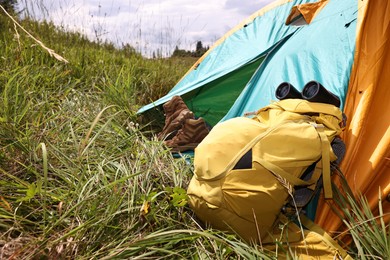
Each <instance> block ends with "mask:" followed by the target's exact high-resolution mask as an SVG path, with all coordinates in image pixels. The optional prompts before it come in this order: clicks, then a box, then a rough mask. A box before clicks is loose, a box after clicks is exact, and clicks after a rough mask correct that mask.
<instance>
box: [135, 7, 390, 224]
mask: <svg viewBox="0 0 390 260" xmlns="http://www.w3.org/2000/svg"><path fill="white" fill-rule="evenodd" d="M389 22H390V1H388V0H385V1H375V0H320V1H318V0H317V1H310V0H280V1H276V2H274V3H272V4H270V5H268V6H266V7H264V8H262V9H260V10H259V11H258V12H256V13H254V14H253V15H252V16H250V17H249V18H248V19H246V20H245V21H243V22H242V23H240V24H239V25H237V26H236V27H235V28H233V29H232V30H230V31H229V32H228V33H227V34H226V35H224V36H223V37H222V38H221V39H219V40H218V41H217V42H216V43H215V44H214V45H213V46H212V47H211V48H210V49H209V51H208V52H207V53H205V55H203V56H202V57H201V58H200V59H199V60H198V61H197V62H196V63H195V64H194V65H193V67H192V68H191V69H190V70H189V71H188V72H187V73H186V75H184V77H183V78H182V79H181V80H180V81H179V82H178V83H177V85H176V86H175V87H174V88H173V89H172V90H171V91H170V92H169V93H168V94H167V95H166V96H164V97H162V98H160V99H159V100H157V101H155V102H153V103H151V104H149V105H146V106H144V107H142V108H141V109H140V110H139V113H148V112H150V111H153V110H155V109H160V110H161V105H162V104H163V103H165V102H167V101H168V100H170V99H171V98H172V97H173V96H174V95H180V96H181V97H182V98H183V99H184V101H185V102H186V104H187V106H188V107H189V108H190V109H191V110H192V111H193V112H194V113H195V115H196V116H198V117H203V118H204V119H205V120H206V121H207V123H209V124H210V125H212V126H213V125H215V124H217V123H218V122H221V121H224V120H227V119H229V118H233V117H238V116H243V115H244V114H245V113H246V112H252V111H256V110H258V109H259V108H261V107H263V106H265V105H268V104H269V103H270V102H271V101H272V100H275V99H276V98H275V96H274V93H275V89H276V88H277V86H278V85H279V84H280V83H282V82H285V81H287V82H290V83H291V84H292V85H293V86H295V87H296V88H297V89H298V90H302V88H303V86H304V85H305V83H307V82H308V81H311V80H316V81H319V82H320V83H321V84H322V85H323V86H325V87H326V88H327V89H328V90H329V91H331V92H333V93H334V94H336V95H337V96H339V97H340V99H341V108H342V109H343V111H344V113H345V114H346V115H347V118H348V121H347V127H346V129H345V131H344V133H343V136H342V138H343V139H344V141H345V143H346V146H347V151H346V156H345V158H344V160H343V162H342V165H341V169H342V170H343V172H344V174H345V175H346V177H347V180H348V181H349V184H350V185H351V187H352V189H353V190H354V191H355V192H361V193H363V194H364V195H365V196H366V197H367V198H368V200H369V202H370V205H371V207H372V209H373V210H375V209H376V208H377V206H378V190H380V191H381V194H382V195H381V196H382V197H381V199H382V202H383V207H384V210H385V211H387V212H390V203H389V200H390V194H389V193H390V145H389V144H390V130H389V123H390V102H389V101H390V55H389V52H390V51H389V48H390V41H389V40H390V24H389ZM386 198H387V200H386ZM319 205H320V206H319V208H318V212H317V218H316V221H317V222H318V223H319V224H320V225H322V226H323V227H324V228H325V229H327V230H328V231H332V230H336V229H337V228H338V227H339V226H340V220H339V219H338V218H337V217H336V216H334V215H333V214H332V213H331V212H330V210H329V208H328V207H327V206H326V205H325V203H323V201H322V202H320V204H319ZM389 218H390V216H388V219H389ZM388 219H387V220H388Z"/></svg>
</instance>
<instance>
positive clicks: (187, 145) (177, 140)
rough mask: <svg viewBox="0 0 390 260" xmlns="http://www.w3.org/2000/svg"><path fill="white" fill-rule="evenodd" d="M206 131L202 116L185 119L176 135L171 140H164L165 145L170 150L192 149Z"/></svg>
mask: <svg viewBox="0 0 390 260" xmlns="http://www.w3.org/2000/svg"><path fill="white" fill-rule="evenodd" d="M208 133H209V129H208V127H207V125H206V123H205V121H204V120H203V118H198V119H186V120H185V122H184V125H183V127H182V128H181V129H180V130H179V131H178V132H177V135H176V136H175V137H173V138H172V140H168V141H165V145H166V146H168V147H169V148H172V149H171V151H172V152H184V151H187V150H193V149H195V147H197V146H198V144H199V143H200V142H201V141H202V140H203V139H204V138H205V137H206V136H207V135H208Z"/></svg>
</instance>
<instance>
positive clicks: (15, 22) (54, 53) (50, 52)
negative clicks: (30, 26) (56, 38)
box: [0, 5, 69, 63]
mask: <svg viewBox="0 0 390 260" xmlns="http://www.w3.org/2000/svg"><path fill="white" fill-rule="evenodd" d="M0 8H1V9H2V10H3V12H4V13H5V14H6V15H7V16H8V17H9V18H10V19H11V20H12V21H13V22H14V24H16V25H17V26H18V27H19V28H20V29H22V30H23V31H24V32H25V33H26V34H27V35H28V36H29V37H30V38H31V39H33V40H34V41H35V42H36V43H38V44H39V45H40V46H41V47H42V48H43V49H45V50H46V51H47V52H48V53H49V55H50V56H52V57H54V58H56V59H57V60H59V61H62V62H65V63H69V61H68V60H66V59H65V58H63V57H62V56H61V55H59V54H57V53H56V52H55V51H54V50H52V49H50V48H48V47H46V46H45V45H44V44H43V43H42V42H41V41H40V40H38V39H36V38H35V37H34V36H32V35H31V34H30V33H29V32H28V31H27V30H26V29H24V28H23V26H21V25H20V24H19V23H18V22H17V21H16V20H15V19H14V18H13V17H12V16H11V15H10V14H9V13H8V12H7V11H6V10H5V9H4V7H3V6H1V5H0ZM15 30H16V29H15Z"/></svg>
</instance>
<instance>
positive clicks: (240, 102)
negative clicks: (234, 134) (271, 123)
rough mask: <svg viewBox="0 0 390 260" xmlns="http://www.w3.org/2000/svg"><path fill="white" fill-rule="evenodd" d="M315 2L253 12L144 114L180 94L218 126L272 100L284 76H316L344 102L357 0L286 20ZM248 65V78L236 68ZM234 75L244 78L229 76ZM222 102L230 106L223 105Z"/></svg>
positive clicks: (299, 84)
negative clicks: (298, 20)
mask: <svg viewBox="0 0 390 260" xmlns="http://www.w3.org/2000/svg"><path fill="white" fill-rule="evenodd" d="M311 2H316V1H308V0H293V1H290V2H286V3H282V4H281V5H278V6H276V7H274V8H273V9H270V10H268V11H266V12H265V13H263V14H261V13H262V12H259V14H260V15H258V16H256V15H254V16H252V18H253V20H251V21H248V22H247V23H245V24H242V27H241V28H239V29H238V30H236V31H234V32H233V33H232V32H230V33H228V34H227V36H225V38H224V39H222V40H221V41H220V42H218V44H216V45H215V46H213V47H212V48H211V50H210V51H209V52H208V54H206V56H205V57H203V59H202V61H201V62H200V64H199V65H198V66H197V67H196V68H195V69H192V70H190V71H189V72H188V73H187V74H186V76H185V77H183V79H182V80H181V81H179V82H178V83H177V85H176V86H175V87H174V88H173V89H172V90H171V91H170V92H169V93H168V94H167V95H166V96H164V97H162V98H160V99H159V100H157V101H155V102H153V103H151V104H149V105H146V106H144V107H142V108H141V109H140V110H139V111H138V113H144V112H147V111H148V110H150V109H152V108H154V107H158V106H160V105H162V104H163V103H165V102H167V101H169V100H170V99H171V98H172V97H173V96H174V95H180V96H182V97H183V99H184V101H185V102H186V103H187V105H189V107H190V109H192V110H193V111H194V112H195V115H196V116H202V117H204V118H205V119H206V121H208V123H209V124H210V125H215V124H216V123H218V122H220V121H224V120H227V119H229V118H233V117H237V116H242V115H244V113H245V112H251V111H256V110H258V109H259V108H261V107H263V106H265V105H268V104H269V103H270V102H271V101H272V100H275V99H276V98H275V96H274V93H275V90H276V88H277V86H278V85H279V84H280V83H282V82H284V81H287V82H290V83H291V84H292V85H293V86H295V87H296V88H297V89H298V90H302V89H303V86H304V85H305V83H307V82H308V81H311V80H316V81H319V82H320V83H321V84H322V85H323V86H325V87H326V88H327V89H328V90H329V91H331V92H333V93H334V94H336V95H337V96H339V97H340V99H341V102H342V107H343V106H344V101H345V97H346V93H347V86H348V80H349V76H350V72H351V67H352V64H353V59H354V56H353V55H354V48H355V38H356V16H357V8H358V7H357V1H356V0H329V1H328V3H327V4H326V5H325V7H324V8H323V9H322V10H321V11H320V12H319V13H318V15H317V16H316V17H315V18H314V20H313V21H312V22H311V23H310V24H307V25H302V26H294V25H285V21H286V18H287V17H288V15H289V13H290V11H291V8H292V7H293V6H295V5H299V4H303V3H311ZM250 64H256V66H258V67H257V68H254V67H253V66H250ZM246 68H248V73H247V74H246V75H245V77H244V76H243V75H244V74H243V73H235V72H236V71H240V70H241V72H242V71H244V70H245V69H246ZM249 69H250V70H249ZM252 72H253V75H250V74H251V73H252ZM234 75H241V76H240V77H241V78H242V79H241V80H235V79H233V78H229V77H233V76H234ZM222 79H223V80H222ZM245 80H248V81H247V82H245ZM229 83H232V84H234V86H231V85H228V84H229ZM227 92H228V93H227ZM229 94H230V95H229ZM227 98H229V100H227ZM211 100H212V102H211ZM222 102H223V103H226V105H225V106H222V107H221V106H218V104H220V103H222ZM225 110H226V111H225Z"/></svg>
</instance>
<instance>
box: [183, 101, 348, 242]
mask: <svg viewBox="0 0 390 260" xmlns="http://www.w3.org/2000/svg"><path fill="white" fill-rule="evenodd" d="M342 120H343V118H342V112H341V111H340V109H339V108H337V107H335V106H333V105H329V104H323V103H313V102H308V101H306V100H302V99H286V100H281V101H279V102H274V103H272V104H270V105H268V106H266V107H264V108H262V109H260V110H259V111H257V113H256V116H254V117H253V118H246V117H238V118H233V119H230V120H227V121H224V122H222V123H219V124H217V125H216V126H215V127H214V128H213V129H212V130H211V131H210V133H209V135H208V136H207V137H206V138H205V139H204V140H203V141H202V142H201V143H200V144H199V146H198V147H197V148H196V149H195V156H194V167H195V175H194V176H193V178H192V180H191V182H190V184H189V187H188V195H189V204H190V206H191V207H192V209H193V210H194V212H195V214H196V215H197V216H198V217H199V219H200V220H202V221H203V222H204V223H206V224H207V225H211V226H212V227H214V228H217V229H220V230H226V231H232V232H234V233H236V234H238V235H239V236H240V237H242V238H243V239H245V240H246V241H248V242H255V243H259V242H261V241H271V240H272V238H271V236H270V234H271V233H272V230H273V229H274V225H275V224H276V223H277V222H278V221H277V220H278V219H279V215H280V212H281V208H282V207H283V206H284V205H285V203H286V201H287V200H288V198H289V196H291V195H292V193H293V192H294V187H296V186H305V187H310V188H312V189H314V188H315V185H316V183H317V180H318V178H319V177H320V175H321V174H322V177H323V183H324V194H325V197H326V198H331V197H332V189H331V180H330V162H331V161H334V160H336V159H337V157H336V155H335V154H334V152H333V151H332V148H331V146H330V142H332V140H333V139H334V138H335V137H336V136H338V135H339V134H340V133H341V131H342V129H341V127H340V125H341V122H342ZM316 162H318V163H317V168H316V170H315V172H314V174H313V175H312V177H311V179H309V180H306V181H304V180H302V179H301V178H300V177H301V175H302V174H303V173H304V171H305V170H306V169H307V168H308V167H309V166H311V165H313V163H314V164H315V163H316ZM320 166H321V167H320Z"/></svg>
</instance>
